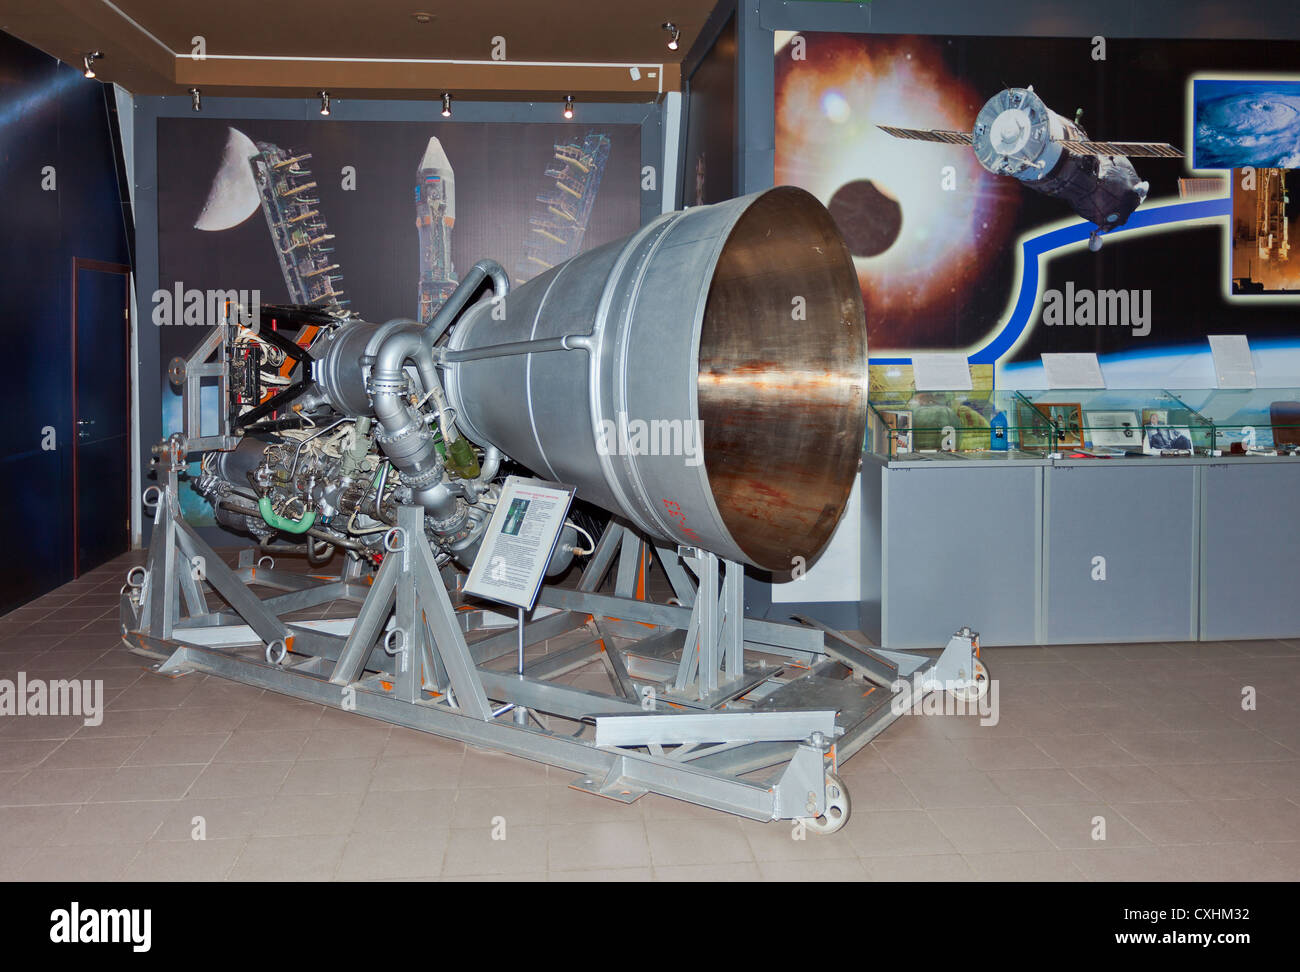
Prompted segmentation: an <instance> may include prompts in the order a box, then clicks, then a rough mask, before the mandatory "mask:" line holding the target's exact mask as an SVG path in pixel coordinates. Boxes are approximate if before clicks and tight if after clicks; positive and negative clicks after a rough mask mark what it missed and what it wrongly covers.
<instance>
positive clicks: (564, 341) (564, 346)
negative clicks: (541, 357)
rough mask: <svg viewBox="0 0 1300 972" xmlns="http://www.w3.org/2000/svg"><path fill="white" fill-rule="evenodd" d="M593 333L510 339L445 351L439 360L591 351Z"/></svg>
mask: <svg viewBox="0 0 1300 972" xmlns="http://www.w3.org/2000/svg"><path fill="white" fill-rule="evenodd" d="M591 341H592V335H590V334H561V335H560V336H559V337H553V338H541V339H540V340H537V341H508V342H506V343H505V344H488V345H485V346H484V347H481V348H469V349H466V350H464V351H444V352H443V353H442V354H441V355H439V360H440V361H443V362H446V363H447V364H459V363H460V362H462V361H479V360H481V359H483V358H503V357H507V356H508V355H512V354H540V353H542V352H543V351H590V350H591Z"/></svg>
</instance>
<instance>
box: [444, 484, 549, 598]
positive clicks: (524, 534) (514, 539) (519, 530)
mask: <svg viewBox="0 0 1300 972" xmlns="http://www.w3.org/2000/svg"><path fill="white" fill-rule="evenodd" d="M574 492H575V489H574V487H572V486H564V485H561V484H560V483H548V482H543V481H542V480H540V479H526V478H524V477H522V476H510V477H508V478H507V479H506V481H505V483H504V484H503V485H502V487H501V496H500V498H499V499H498V500H497V507H496V510H494V511H493V513H492V519H491V520H490V521H489V522H488V525H487V529H486V530H485V531H484V533H483V545H482V546H481V547H480V548H479V552H478V556H477V557H475V558H474V566H473V567H472V568H471V569H470V572H469V577H468V578H467V579H466V581H465V588H464V589H465V592H466V593H468V594H473V595H475V596H477V597H485V598H487V599H488V600H489V601H497V602H499V603H501V604H513V605H514V606H515V607H519V608H523V609H525V610H531V609H532V606H533V603H534V602H535V601H536V600H537V592H538V591H539V590H541V587H542V578H543V577H544V576H545V574H546V565H547V564H548V563H549V562H550V560H551V554H552V553H553V552H554V551H555V544H556V542H557V541H558V540H559V539H560V533H561V531H562V530H563V529H564V518H565V517H566V516H568V514H569V504H570V503H572V502H573V494H574Z"/></svg>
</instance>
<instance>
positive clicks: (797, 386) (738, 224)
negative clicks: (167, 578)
mask: <svg viewBox="0 0 1300 972" xmlns="http://www.w3.org/2000/svg"><path fill="white" fill-rule="evenodd" d="M485 284H486V285H487V293H486V294H484V295H483V296H482V298H481V299H477V301H476V298H478V297H479V292H480V290H482V289H483V288H484V285H485ZM272 322H274V326H271V324H272ZM866 367H867V346H866V323H865V317H864V311H863V306H862V300H861V294H860V290H859V287H858V282H857V277H856V274H855V272H854V268H853V263H852V260H851V258H850V255H849V253H848V251H847V249H846V247H845V245H844V243H843V241H842V240H841V238H840V236H839V234H838V232H837V230H836V229H835V226H834V224H833V222H832V220H831V217H830V215H829V213H827V211H826V210H825V208H824V207H822V205H821V204H820V203H819V202H818V201H817V200H816V199H815V198H814V197H813V196H811V195H809V194H808V193H806V192H804V191H803V190H800V189H795V188H791V187H778V188H776V189H772V190H768V191H766V192H762V193H758V194H755V195H751V196H746V197H743V198H739V199H733V200H730V201H728V202H724V203H720V204H717V205H714V206H703V207H698V208H692V209H689V210H686V211H683V212H676V213H670V214H666V215H664V216H662V217H660V218H659V219H657V220H655V221H654V222H653V223H651V224H649V225H648V226H646V227H644V228H642V229H641V230H639V231H637V232H636V233H633V234H632V235H630V236H628V237H626V238H625V239H622V240H618V241H615V242H612V243H608V244H606V245H604V246H601V247H598V248H596V249H593V250H591V251H589V252H586V253H583V254H581V255H579V256H577V257H575V258H574V259H572V260H569V261H568V262H566V263H564V264H561V265H560V266H558V267H555V268H552V269H551V270H549V271H547V272H546V273H544V274H542V275H541V276H539V277H537V278H535V279H533V280H531V281H529V282H528V283H526V284H523V285H521V286H519V287H518V288H516V289H515V290H513V291H511V290H510V283H509V279H508V277H507V275H506V274H505V272H504V271H503V270H502V268H501V267H500V266H499V265H498V264H496V263H495V262H493V261H490V260H483V261H480V262H479V263H477V264H475V265H474V266H473V267H472V268H471V269H470V270H469V271H468V272H467V273H466V274H465V276H464V279H463V280H462V281H461V282H460V284H459V285H458V286H457V288H456V290H455V291H454V293H452V295H451V296H450V297H449V298H448V299H447V300H446V302H445V303H443V304H442V306H441V308H440V309H439V310H438V311H437V313H436V314H434V315H433V316H432V319H431V320H430V321H429V322H428V323H427V324H420V323H416V322H413V321H409V320H393V321H389V322H387V323H384V324H374V323H368V322H366V321H363V320H361V319H359V318H357V317H355V316H351V315H342V314H329V313H325V312H321V311H317V310H308V309H305V308H283V307H266V306H264V307H263V308H262V313H261V320H260V321H248V322H245V323H233V324H225V325H222V326H220V327H219V328H217V329H216V331H215V332H214V333H213V334H212V335H210V336H209V337H208V339H207V340H205V341H204V342H203V344H202V345H201V346H200V348H199V349H198V350H197V351H196V352H195V353H194V354H193V355H191V357H190V358H189V359H188V360H180V359H177V360H176V361H174V362H173V363H172V366H171V369H170V374H171V378H172V380H173V382H174V383H175V384H177V385H180V386H182V388H183V393H184V395H185V403H184V415H185V416H186V428H185V432H184V434H183V436H180V437H173V443H172V445H173V448H179V449H180V450H181V451H183V452H186V453H189V454H193V453H196V452H197V453H200V454H201V456H202V460H201V474H200V476H199V477H198V479H197V481H196V482H195V487H196V489H197V490H198V492H199V493H200V494H202V495H203V496H204V497H205V498H207V499H208V501H209V502H211V503H212V505H213V507H214V508H215V510H216V515H217V518H218V520H219V521H220V522H221V523H222V524H224V525H226V526H228V527H231V528H234V529H238V530H240V531H243V532H247V533H251V534H253V535H254V536H256V537H258V538H260V539H261V540H262V541H263V543H264V544H267V543H270V542H271V541H272V540H273V539H277V540H280V541H283V540H285V539H287V540H288V541H289V542H290V543H291V544H294V545H296V546H297V547H298V549H299V550H302V551H305V552H306V553H308V555H309V556H310V557H311V558H313V559H319V558H322V557H323V556H324V555H325V554H326V553H327V552H328V551H329V548H331V547H337V548H341V549H343V550H346V551H348V553H349V554H350V555H351V556H353V557H357V558H361V559H363V560H368V561H370V562H372V563H373V562H377V561H378V560H379V559H380V557H381V556H382V554H383V551H384V540H383V538H384V536H385V534H386V533H387V531H389V529H390V528H391V527H392V526H393V525H394V524H395V523H396V513H397V509H398V507H400V506H402V505H418V506H420V507H423V509H424V511H425V518H424V522H425V524H426V532H427V536H428V539H429V541H430V543H431V545H432V547H433V549H434V551H435V552H436V553H437V555H438V559H439V562H440V563H447V562H449V561H451V560H455V561H457V562H459V563H460V564H462V565H468V564H470V563H472V561H473V559H474V556H475V554H476V552H477V550H478V547H479V544H480V542H481V540H482V535H483V531H484V530H485V528H486V525H487V522H488V520H489V519H490V517H491V513H492V510H493V507H494V505H495V502H496V499H497V496H498V493H499V486H498V483H497V479H498V476H499V475H500V473H501V470H502V464H503V461H505V460H506V458H507V457H509V459H511V460H513V461H515V462H517V463H519V464H520V465H522V466H524V467H527V468H528V469H530V470H532V471H533V472H534V473H536V474H538V475H540V476H542V477H544V478H547V479H553V480H558V481H562V482H565V483H568V484H571V485H575V486H577V489H578V496H580V497H583V498H585V499H587V500H589V501H590V502H592V503H595V504H597V505H598V506H601V507H603V508H605V509H606V510H609V511H610V512H611V513H614V514H617V515H619V516H621V517H623V518H624V519H625V520H627V521H630V522H631V524H632V525H634V526H635V527H637V528H639V529H640V530H642V531H643V532H645V533H647V534H649V535H650V536H652V537H656V538H660V539H662V540H665V541H668V542H670V543H673V544H679V545H685V546H691V547H699V548H702V549H705V550H709V551H712V552H714V553H716V554H718V555H719V556H722V557H724V558H727V559H730V560H734V561H737V562H741V563H745V564H750V565H755V566H758V567H762V568H765V569H770V570H778V571H779V570H785V569H789V568H790V567H791V565H792V559H793V558H795V557H803V558H805V559H806V560H808V561H811V560H813V559H815V558H816V556H817V555H818V554H819V553H820V552H821V550H822V548H823V547H824V546H825V545H826V543H827V542H828V541H829V539H830V536H831V533H832V531H833V530H834V528H835V526H836V524H837V523H838V521H839V518H840V516H841V514H842V513H843V510H844V506H845V504H846V502H847V499H848V495H849V491H850V488H851V486H852V482H853V479H854V476H855V473H856V470H857V466H858V461H859V456H860V453H861V448H862V440H863V434H864V430H865V424H866V394H867V382H866ZM213 378H215V379H216V380H217V383H218V385H219V388H220V399H221V402H222V407H221V408H220V409H219V414H218V415H217V421H216V426H217V427H216V429H211V428H206V427H203V425H204V423H203V422H202V421H201V416H200V409H199V407H198V398H199V389H200V385H201V383H202V382H203V381H204V380H205V379H206V380H208V381H211V379H213ZM636 422H640V423H643V424H644V425H645V426H646V427H647V428H649V429H651V430H654V429H656V428H657V429H660V430H665V429H689V430H696V431H697V435H696V436H695V438H694V439H693V440H692V441H694V443H695V449H694V451H691V450H689V449H687V448H683V449H680V450H678V452H677V454H674V453H673V450H667V451H665V450H660V449H651V450H645V449H637V448H628V443H627V441H626V437H625V436H622V435H621V434H619V433H618V432H617V430H619V429H622V428H626V427H627V425H628V423H636ZM611 432H613V434H612V435H611V434H610V433H611ZM687 438H689V435H688V436H687ZM687 438H683V439H681V440H679V441H681V442H683V443H686V442H687ZM579 532H580V531H579V529H578V527H577V525H576V524H573V523H570V524H568V525H567V526H566V529H565V531H564V534H563V535H562V537H561V541H560V544H559V545H558V546H557V549H556V553H555V556H554V557H553V559H552V562H551V565H550V572H558V571H560V570H563V569H564V567H565V566H566V565H567V563H568V562H569V560H571V559H572V557H573V555H574V553H575V552H583V545H582V543H581V542H580V537H579Z"/></svg>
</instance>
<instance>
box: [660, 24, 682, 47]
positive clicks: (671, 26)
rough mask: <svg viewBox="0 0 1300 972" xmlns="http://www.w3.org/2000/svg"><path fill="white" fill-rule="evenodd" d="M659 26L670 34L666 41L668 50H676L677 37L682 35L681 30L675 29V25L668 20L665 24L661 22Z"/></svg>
mask: <svg viewBox="0 0 1300 972" xmlns="http://www.w3.org/2000/svg"><path fill="white" fill-rule="evenodd" d="M660 27H661V29H663V30H666V31H668V33H669V34H671V35H672V37H671V39H670V40H669V41H668V49H669V50H670V51H675V50H677V39H678V38H679V37H681V36H682V32H681V31H680V30H678V29H677V25H676V24H675V23H673V22H672V21H671V20H670V21H668V22H667V23H665V24H661V25H660Z"/></svg>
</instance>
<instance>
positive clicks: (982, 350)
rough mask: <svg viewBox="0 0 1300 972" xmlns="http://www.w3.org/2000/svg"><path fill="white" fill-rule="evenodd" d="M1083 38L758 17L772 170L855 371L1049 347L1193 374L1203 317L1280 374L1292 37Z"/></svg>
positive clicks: (1004, 371) (1290, 325)
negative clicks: (855, 328)
mask: <svg viewBox="0 0 1300 972" xmlns="http://www.w3.org/2000/svg"><path fill="white" fill-rule="evenodd" d="M1096 40H1097V39H1093V41H1089V40H1087V39H1079V38H1015V39H1010V38H986V37H913V36H901V35H882V34H841V33H810V32H803V33H799V34H794V33H791V32H778V33H777V35H776V45H775V81H776V90H775V99H776V100H775V136H776V137H775V147H776V153H775V181H776V182H777V184H783V183H789V184H793V185H797V186H801V187H803V188H805V189H807V190H809V191H810V192H812V193H813V194H814V195H816V196H817V197H818V198H819V199H820V200H821V201H822V202H823V203H824V204H826V206H827V207H828V208H829V209H830V211H831V213H832V215H833V216H834V218H835V220H836V223H837V225H838V226H839V228H840V230H841V232H842V233H843V234H844V236H845V239H846V241H847V242H848V245H849V247H850V250H851V251H852V253H853V256H854V262H855V264H856V266H857V270H858V279H859V282H860V284H861V286H862V296H863V301H864V303H865V305H866V308H867V318H868V322H869V326H870V329H871V335H872V347H871V365H872V368H871V374H872V383H873V387H877V388H878V387H880V386H881V385H882V384H884V385H887V384H889V383H890V381H891V380H898V381H904V382H905V381H906V380H907V379H908V377H909V376H910V360H911V355H912V354H914V353H922V352H930V351H961V352H964V353H965V354H966V355H967V359H968V361H969V363H970V365H971V370H972V375H973V377H974V380H975V381H976V383H977V386H979V385H983V386H984V387H988V386H989V385H991V384H997V385H998V386H1001V387H1017V386H1018V385H1021V384H1024V383H1026V382H1027V383H1028V384H1029V385H1030V386H1034V385H1035V384H1037V383H1040V382H1041V380H1042V366H1041V363H1040V355H1041V354H1043V353H1052V352H1096V353H1097V354H1098V355H1099V357H1100V359H1101V361H1102V364H1103V366H1104V368H1105V369H1106V374H1107V379H1108V381H1111V382H1112V383H1114V384H1115V386H1116V387H1119V386H1128V387H1144V386H1146V387H1176V386H1177V381H1178V380H1179V378H1180V377H1182V378H1184V379H1185V380H1188V381H1194V382H1195V383H1196V384H1201V383H1202V380H1203V375H1202V371H1204V370H1205V369H1207V368H1209V367H1210V364H1209V349H1208V346H1207V345H1206V340H1205V338H1206V336H1207V335H1209V334H1222V333H1236V334H1245V335H1247V336H1248V337H1249V338H1250V340H1251V344H1252V347H1253V348H1254V349H1255V351H1256V353H1257V355H1259V356H1261V360H1262V361H1264V362H1265V365H1264V368H1263V371H1264V372H1265V373H1267V372H1268V371H1269V369H1270V368H1272V367H1273V366H1276V367H1275V368H1274V370H1276V371H1279V372H1289V373H1295V372H1296V371H1300V345H1298V344H1297V342H1296V341H1295V339H1294V337H1292V335H1294V332H1295V326H1294V321H1295V316H1296V314H1297V312H1300V272H1297V269H1300V267H1297V268H1296V269H1293V267H1292V261H1291V259H1290V252H1291V251H1290V242H1289V241H1290V235H1291V233H1290V224H1291V223H1292V222H1293V221H1294V218H1295V215H1294V214H1295V212H1296V207H1294V206H1291V203H1290V195H1289V187H1288V181H1287V180H1288V178H1289V177H1290V176H1291V173H1289V171H1288V170H1289V169H1290V168H1291V167H1292V166H1295V165H1297V164H1300V156H1297V155H1296V154H1295V153H1296V152H1297V151H1300V150H1297V148H1296V146H1297V145H1300V142H1297V137H1300V81H1296V80H1288V76H1287V69H1288V68H1293V67H1294V65H1295V64H1296V63H1300V59H1298V55H1300V44H1296V43H1294V42H1238V41H1232V42H1228V41H1222V42H1220V41H1136V40H1121V39H1112V40H1110V42H1109V44H1108V45H1107V44H1104V43H1103V44H1102V45H1101V47H1100V49H1098V46H1097V44H1096ZM1270 67H1273V68H1275V71H1274V72H1272V74H1271V75H1270V76H1269V78H1268V79H1267V80H1258V79H1259V78H1261V74H1260V72H1265V73H1266V74H1267V73H1268V69H1269V68H1270ZM1247 71H1249V72H1254V73H1253V74H1251V75H1250V78H1249V79H1245V78H1244V75H1245V73H1246V72H1247ZM1207 79H1211V80H1210V81H1207ZM1211 82H1212V83H1211ZM1194 88H1195V95H1194V94H1193V89H1194ZM1193 155H1194V156H1195V157H1194V158H1193ZM1291 188H1293V186H1291ZM1297 263H1300V261H1297ZM1210 374H1211V376H1212V371H1211V372H1210ZM1262 380H1263V379H1262Z"/></svg>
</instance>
